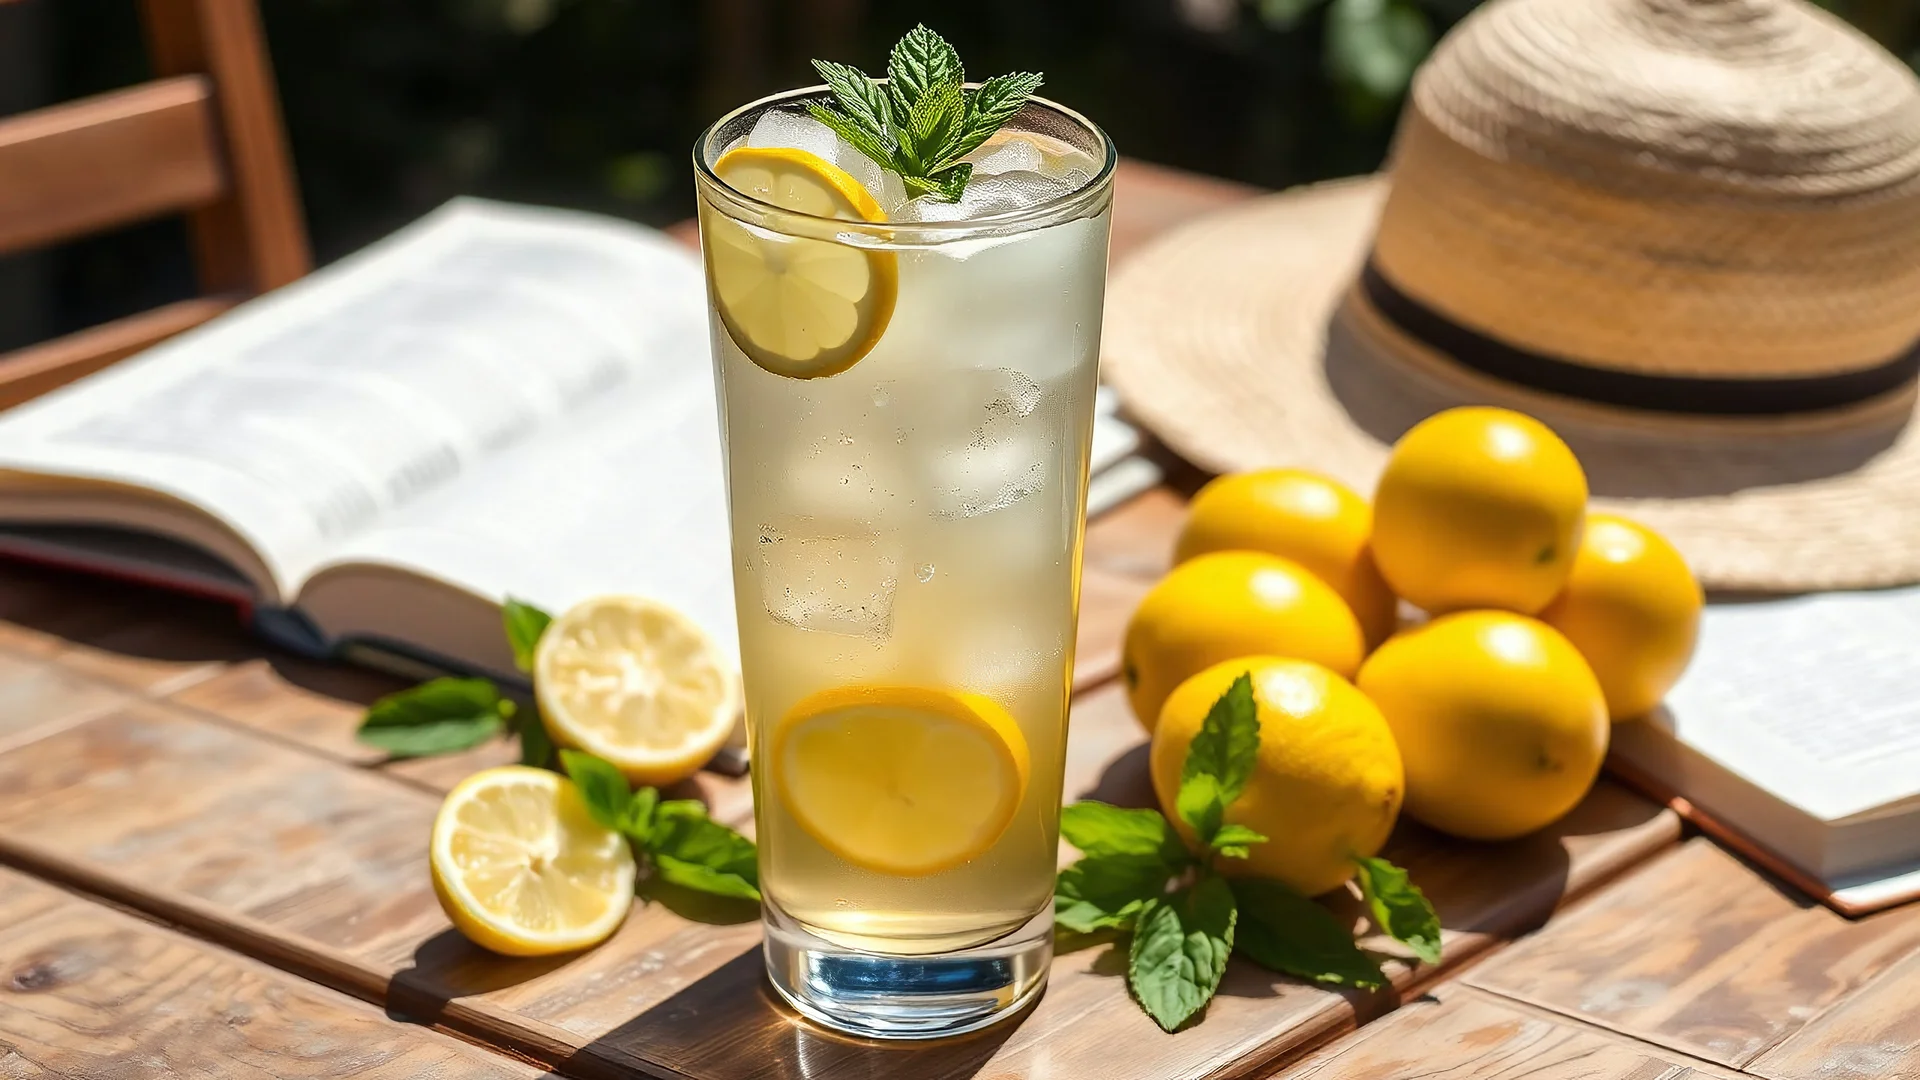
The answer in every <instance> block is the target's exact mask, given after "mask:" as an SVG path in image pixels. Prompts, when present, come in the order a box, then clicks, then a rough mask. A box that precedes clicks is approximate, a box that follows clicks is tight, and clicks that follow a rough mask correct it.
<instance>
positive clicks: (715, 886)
mask: <svg viewBox="0 0 1920 1080" xmlns="http://www.w3.org/2000/svg"><path fill="white" fill-rule="evenodd" d="M560 765H561V767H562V768H563V769H565V770H566V773H567V776H568V777H569V778H571V779H572V780H573V783H574V787H576V788H578V789H579V791H580V799H581V801H582V802H584V803H586V804H587V813H588V814H590V815H592V817H593V820H594V821H595V822H597V823H598V824H600V825H601V826H603V827H605V828H608V829H612V830H614V831H615V832H617V833H620V834H621V835H622V836H625V837H626V838H627V840H628V842H629V843H631V844H632V845H633V847H634V850H635V851H636V852H637V853H638V854H639V855H640V856H641V857H642V859H643V861H644V863H645V864H646V866H647V867H649V868H650V869H651V870H652V872H653V874H654V875H656V876H658V877H659V878H661V879H663V880H665V881H670V882H672V883H673V884H675V885H679V886H681V887H683V888H688V889H695V890H697V891H699V892H704V893H712V894H713V895H715V896H731V897H735V898H738V899H742V900H758V899H760V869H759V858H758V855H757V854H756V852H755V850H754V846H753V841H751V840H748V839H747V838H746V837H744V836H741V835H740V834H739V833H737V832H734V831H733V830H732V829H730V828H728V827H727V826H725V825H722V824H720V823H719V822H717V821H714V820H713V819H712V818H710V817H708V816H707V808H706V806H705V805H703V804H702V803H701V802H700V801H699V800H697V799H670V800H668V801H666V802H662V801H660V793H659V792H658V791H656V790H654V789H653V788H650V787H643V788H641V789H640V790H639V791H635V790H633V788H632V787H630V786H629V785H628V783H627V778H626V777H625V776H624V775H622V774H621V772H620V770H619V769H616V768H614V767H613V765H612V764H610V763H609V762H607V761H604V760H602V759H601V758H597V757H595V756H593V755H592V754H585V753H581V752H580V751H578V750H562V751H560Z"/></svg>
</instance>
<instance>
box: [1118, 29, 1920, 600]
mask: <svg viewBox="0 0 1920 1080" xmlns="http://www.w3.org/2000/svg"><path fill="white" fill-rule="evenodd" d="M1107 310H1108V314H1107V325H1106V331H1105V358H1104V364H1105V373H1106V376H1107V378H1108V379H1109V380H1110V381H1111V382H1113V383H1114V384H1115V385H1116V386H1117V387H1118V388H1119V390H1120V392H1121V394H1122V396H1123V398H1124V399H1125V400H1126V402H1127V405H1128V408H1129V409H1130V410H1131V412H1132V413H1133V414H1134V415H1135V416H1136V417H1137V418H1139V419H1140V420H1142V421H1143V422H1145V423H1146V424H1147V425H1148V426H1149V427H1151V428H1152V429H1153V430H1154V431H1155V432H1156V433H1157V434H1159V435H1160V437H1161V438H1162V439H1163V440H1164V441H1165V442H1166V443H1167V444H1168V445H1170V446H1171V447H1172V448H1173V449H1174V450H1176V451H1178V452H1179V453H1181V454H1183V455H1185V456H1186V457H1188V458H1189V459H1191V460H1193V461H1194V462H1196V463H1197V464H1200V465H1202V466H1205V467H1207V468H1210V469H1215V470H1219V471H1227V470H1233V469H1245V468H1253V467H1258V466H1264V465H1272V464H1283V463H1284V464H1299V465H1306V466H1311V467H1317V468H1321V469H1324V470H1326V471H1328V472H1330V473H1332V474H1334V475H1336V476H1338V477H1340V478H1342V479H1344V480H1346V481H1347V482H1349V483H1352V484H1353V485H1355V486H1356V487H1358V488H1360V489H1361V490H1362V491H1366V490H1370V489H1371V487H1372V485H1373V482H1374V480H1375V478H1376V477H1377V475H1378V473H1379V470H1380V467H1381V465H1382V463H1383V462H1384V461H1385V458H1386V453H1387V449H1388V447H1389V446H1390V445H1391V444H1392V442H1393V441H1394V440H1395V439H1396V438H1398V437H1399V435H1400V434H1401V433H1403V432H1404V431H1405V430H1406V429H1407V428H1409V427H1411V426H1412V425H1413V424H1414V423H1416V422H1418V421H1419V420H1421V419H1422V418H1424V417H1426V416H1429V415H1431V414H1432V413H1434V412H1437V411H1439V410H1441V409H1444V408H1447V407H1450V406H1453V405H1459V404H1469V403H1474V404H1494V405H1504V406H1507V407H1509V408H1515V409H1519V410H1521V411H1523V412H1528V413H1531V414H1533V415H1535V416H1537V417H1539V418H1540V419H1542V420H1543V421H1545V422H1546V423H1548V424H1549V425H1551V426H1552V427H1553V428H1554V429H1555V430H1557V431H1558V432H1560V434H1561V435H1562V436H1563V437H1565V438H1566V440H1567V442H1568V443H1569V444H1570V445H1572V447H1573V449H1574V450H1575V452H1576V453H1578V454H1579V455H1580V458H1581V461H1582V462H1583V463H1584V464H1585V465H1586V468H1587V471H1588V475H1589V479H1590V481H1591V485H1592V489H1593V492H1594V494H1595V496H1596V504H1597V505H1602V506H1606V507H1608V508H1609V509H1615V510H1618V511H1619V512H1622V513H1625V514H1628V515H1631V516H1634V517H1636V518H1638V519H1640V520H1642V521H1645V522H1646V523H1648V524H1649V525H1652V526H1654V527H1655V528H1658V529H1660V530H1661V531H1663V532H1665V533H1666V534H1667V535H1668V536H1669V537H1671V538H1672V539H1673V540H1674V542H1675V543H1676V544H1678V545H1679V546H1680V548H1681V549H1682V550H1683V551H1684V552H1685V553H1686V554H1687V556H1688V557H1689V559H1690V561H1691V562H1692V563H1693V564H1694V567H1695V569H1696V571H1697V572H1698V573H1699V574H1700V576H1701V578H1702V580H1703V581H1705V582H1706V583H1707V584H1708V585H1709V586H1710V587H1718V588H1736V589H1761V590H1799V589H1819V588H1844V587H1864V586H1873V585H1890V584H1899V583H1906V582H1914V581H1920V424H1916V423H1915V422H1914V421H1915V416H1914V402H1915V376H1916V373H1920V348H1916V342H1920V81H1916V79H1915V78H1914V76H1913V73H1912V72H1910V71H1909V70H1907V69H1906V68H1905V67H1904V66H1902V65H1901V64H1899V63H1898V62H1897V61H1895V60H1894V59H1893V58H1892V57H1891V56H1888V55H1887V54H1886V53H1885V52H1883V51H1882V50H1880V49H1879V48H1878V47H1877V46H1875V45H1874V44H1872V43H1871V42H1870V41H1868V40H1867V39H1866V38H1864V37H1862V36H1861V35H1859V34H1858V33H1856V32H1855V31H1853V30H1852V29H1850V28H1849V27H1847V26H1846V25H1845V24H1843V23H1841V22H1839V21H1838V20H1836V19H1834V18H1832V17H1831V16H1829V15H1827V14H1825V13H1824V12H1821V11H1819V10H1817V9H1815V8H1813V7H1811V6H1809V5H1807V4H1805V3H1802V2H1800V0H1495V2H1494V3H1491V4H1489V5H1487V6H1485V7H1483V8H1481V9H1480V10H1478V11H1476V12H1475V13H1474V14H1473V15H1472V16H1470V17H1469V18H1468V19H1466V20H1465V21H1464V22H1462V23H1461V24H1460V26H1459V27H1457V28H1456V29H1455V30H1454V32H1453V33H1452V34H1450V35H1449V36H1448V37H1447V38H1446V39H1445V40H1444V41H1442V42H1441V44H1440V46H1439V47H1438V48H1437V49H1436V50H1435V52H1434V54H1433V56H1432V58H1431V59H1430V60H1429V61H1428V62H1427V64H1426V65H1425V66H1424V67H1423V68H1422V69H1421V70H1420V72H1419V74H1418V75H1417V76H1416V78H1415V80H1414V86H1413V92H1412V97H1411V100H1410V102H1409V106H1408V108H1407V109H1406V111H1405V115H1404V117H1403V120H1402V122H1401V127H1400V130H1399V133H1398V137H1397V140H1396V143H1395V147H1394V152H1393V155H1392V160H1391V166H1390V175H1389V176H1379V177H1368V178H1363V179H1358V180H1349V181H1342V182H1337V183H1331V184H1322V185H1317V186H1314V187H1310V188H1304V189H1298V190H1295V191H1291V192H1286V193H1282V194H1280V195H1276V196H1271V197H1268V198H1264V199H1259V200H1255V201H1252V202H1249V203H1247V204H1245V205H1243V206H1240V207H1236V208H1233V209H1230V210H1227V211H1224V212H1222V213H1219V214H1216V215H1214V216H1211V217H1209V218H1206V219H1204V220H1202V221H1200V222H1197V223H1195V224H1194V225H1192V226H1189V227H1187V228H1185V229H1183V230H1181V231H1179V232H1176V233H1174V234H1172V235H1169V236H1167V237H1165V238H1163V239H1162V240H1161V241H1160V242H1158V243H1156V244H1155V245H1154V246H1152V247H1151V248H1149V249H1148V250H1147V251H1145V252H1143V253H1142V254H1141V255H1139V256H1138V257H1136V258H1135V259H1134V260H1133V261H1131V262H1130V263H1129V264H1128V265H1127V266H1126V267H1125V269H1124V270H1122V271H1121V272H1120V273H1118V274H1117V275H1116V276H1115V278H1114V281H1113V283H1112V287H1111V289H1110V295H1109V304H1108V309H1107Z"/></svg>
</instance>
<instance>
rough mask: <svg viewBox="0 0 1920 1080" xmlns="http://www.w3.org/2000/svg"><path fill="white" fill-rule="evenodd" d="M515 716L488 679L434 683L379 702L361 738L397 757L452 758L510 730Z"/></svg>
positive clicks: (365, 722) (369, 713) (362, 726)
mask: <svg viewBox="0 0 1920 1080" xmlns="http://www.w3.org/2000/svg"><path fill="white" fill-rule="evenodd" d="M513 712H514V705H513V702H511V701H508V700H507V699H506V698H504V697H501V696H500V688H499V687H497V686H495V685H493V684H492V683H491V682H488V681H487V680H486V679H435V680H433V681H432V682H428V683H422V684H421V685H419V686H416V687H414V688H413V689H411V690H402V691H401V692H399V693H397V694H388V695H387V696H386V697H383V698H381V699H380V700H379V701H376V702H374V703H373V704H372V706H370V707H369V708H368V709H367V715H366V717H365V719H363V720H361V721H360V730H359V732H358V733H357V735H356V737H357V738H358V739H359V740H360V741H361V742H363V743H366V744H367V745H368V746H374V747H378V748H380V749H382V750H385V751H386V752H387V753H389V754H391V755H393V756H394V757H397V758H408V757H431V756H433V755H436V754H452V753H457V752H459V751H461V750H465V749H468V748H469V747H474V746H478V745H480V744H481V743H483V742H486V741H487V740H488V739H491V738H493V737H495V736H497V735H500V734H501V733H503V732H505V731H506V730H507V721H508V720H509V719H511V718H512V716H513Z"/></svg>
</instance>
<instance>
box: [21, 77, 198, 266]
mask: <svg viewBox="0 0 1920 1080" xmlns="http://www.w3.org/2000/svg"><path fill="white" fill-rule="evenodd" d="M212 103H213V84H212V82H210V81H209V80H208V79H206V78H203V77H201V76H198V75H183V76H180V77H178V78H173V79H162V80H160V81H158V82H152V83H147V84H145V85H143V86H136V87H132V88H129V89H126V90H116V91H113V92H112V93H108V94H101V95H99V96H97V97H90V98H86V99H84V100H81V101H70V102H64V103H62V104H59V105H52V106H49V107H47V108H44V109H40V110H38V111H36V112H30V113H25V114H23V115H19V116H11V117H7V118H6V119H4V120H0V188H3V189H5V191H6V192H7V199H6V202H5V203H4V204H0V252H12V251H18V250H20V249H22V248H29V247H34V246H37V245H40V244H45V243H48V242H50V241H54V240H61V239H65V238H68V237H72V236H77V235H80V234H82V233H88V232H95V231H98V230H100V229H105V228H109V227H111V226H114V225H121V224H125V223H127V222H131V221H140V220H142V219H145V218H149V217H155V216H157V215H160V214H163V213H168V212H170V211H177V210H187V209H192V208H195V207H199V206H203V205H206V204H207V203H211V202H213V201H214V200H215V199H217V198H219V197H220V196H221V194H222V193H224V192H225V190H226V177H225V176H224V175H223V174H222V169H221V161H220V154H219V150H218V149H217V144H218V139H219V137H218V134H217V133H216V132H215V130H214V125H213V105H212Z"/></svg>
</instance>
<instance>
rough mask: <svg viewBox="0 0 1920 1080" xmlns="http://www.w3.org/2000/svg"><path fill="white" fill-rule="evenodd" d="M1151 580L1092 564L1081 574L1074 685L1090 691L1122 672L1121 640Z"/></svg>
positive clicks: (1076, 688) (1075, 687)
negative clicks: (1128, 621)
mask: <svg viewBox="0 0 1920 1080" xmlns="http://www.w3.org/2000/svg"><path fill="white" fill-rule="evenodd" d="M1151 585H1152V583H1151V582H1148V581H1142V580H1140V579H1139V578H1135V577H1129V576H1127V575H1124V574H1115V573H1112V572H1109V571H1105V570H1101V569H1100V568H1099V567H1094V566H1089V567H1087V568H1086V569H1085V570H1084V571H1083V572H1082V573H1081V575H1080V625H1079V632H1078V634H1077V640H1076V643H1075V645H1074V661H1073V688H1074V689H1075V690H1076V691H1081V690H1090V689H1092V688H1093V687H1096V686H1099V685H1100V684H1102V683H1104V682H1107V681H1109V680H1111V679H1113V678H1114V677H1116V676H1117V675H1119V674H1120V643H1121V640H1122V639H1123V638H1124V636H1125V635H1126V630H1127V620H1128V619H1130V618H1132V617H1133V609H1134V608H1136V607H1138V606H1139V605H1140V598H1141V597H1143V596H1145V595H1146V594H1147V589H1148V588H1149V587H1151Z"/></svg>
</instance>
